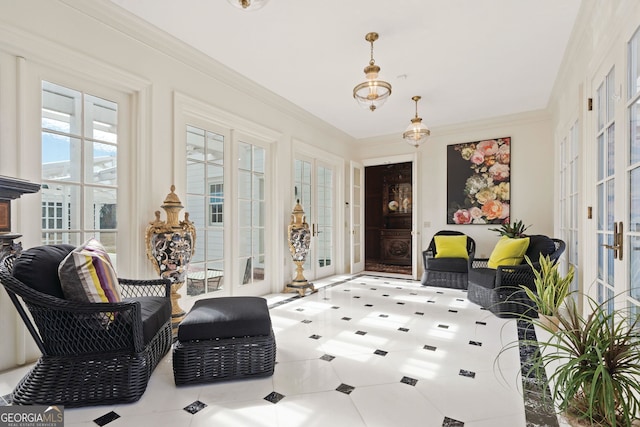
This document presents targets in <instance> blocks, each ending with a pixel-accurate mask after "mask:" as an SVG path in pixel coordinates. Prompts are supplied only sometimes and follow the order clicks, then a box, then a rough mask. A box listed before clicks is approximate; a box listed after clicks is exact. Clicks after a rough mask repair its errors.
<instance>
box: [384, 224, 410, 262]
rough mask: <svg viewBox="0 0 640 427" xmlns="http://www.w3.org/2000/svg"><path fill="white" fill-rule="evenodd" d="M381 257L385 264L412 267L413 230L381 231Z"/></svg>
mask: <svg viewBox="0 0 640 427" xmlns="http://www.w3.org/2000/svg"><path fill="white" fill-rule="evenodd" d="M380 255H381V258H382V260H381V261H382V262H383V263H385V264H395V265H411V230H398V229H382V230H380Z"/></svg>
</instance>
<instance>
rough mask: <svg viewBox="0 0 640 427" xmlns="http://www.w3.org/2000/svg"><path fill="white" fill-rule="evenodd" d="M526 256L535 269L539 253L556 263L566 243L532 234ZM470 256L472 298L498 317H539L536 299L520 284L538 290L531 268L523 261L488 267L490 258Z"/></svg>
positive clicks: (538, 266)
mask: <svg viewBox="0 0 640 427" xmlns="http://www.w3.org/2000/svg"><path fill="white" fill-rule="evenodd" d="M528 237H529V238H530V243H529V248H528V249H527V252H526V254H525V255H526V256H527V257H529V259H530V260H531V262H532V264H533V268H535V269H537V270H539V269H540V262H539V259H540V255H548V256H549V258H550V259H551V260H552V261H553V262H557V261H558V259H559V258H560V255H562V253H563V252H564V250H565V247H566V244H565V242H564V241H562V240H559V239H553V238H550V237H547V236H543V235H531V236H528ZM474 255H475V254H474V253H472V254H471V255H470V256H469V287H468V294H467V298H468V299H469V301H471V302H473V303H476V304H478V305H480V306H481V307H483V308H486V309H487V310H489V311H491V312H492V313H493V314H495V315H496V316H498V317H502V318H515V317H520V316H523V315H524V316H528V317H538V314H537V310H536V308H535V304H534V303H533V301H531V300H530V299H529V297H527V294H526V293H525V292H524V290H523V289H522V288H521V287H520V286H521V285H524V286H527V287H529V288H531V289H535V285H534V283H533V281H534V278H535V276H534V274H533V270H532V269H531V267H530V266H529V265H528V264H527V263H526V261H522V264H520V265H515V266H505V265H503V266H498V267H497V268H495V269H493V268H489V267H488V261H489V260H488V259H487V258H475V257H474Z"/></svg>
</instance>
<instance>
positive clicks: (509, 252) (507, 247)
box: [487, 236, 529, 268]
mask: <svg viewBox="0 0 640 427" xmlns="http://www.w3.org/2000/svg"><path fill="white" fill-rule="evenodd" d="M528 248H529V238H528V237H523V238H520V239H513V238H509V237H507V236H502V237H501V238H500V240H498V243H496V247H495V248H493V252H491V256H490V257H489V262H488V263H487V265H488V266H489V267H490V268H497V267H498V266H499V265H519V264H521V263H522V260H523V259H524V254H525V253H527V249H528Z"/></svg>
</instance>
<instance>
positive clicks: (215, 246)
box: [207, 229, 224, 261]
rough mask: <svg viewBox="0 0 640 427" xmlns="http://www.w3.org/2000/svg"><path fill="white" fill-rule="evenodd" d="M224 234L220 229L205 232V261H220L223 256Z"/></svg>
mask: <svg viewBox="0 0 640 427" xmlns="http://www.w3.org/2000/svg"><path fill="white" fill-rule="evenodd" d="M223 248H224V233H223V230H222V229H218V230H209V231H207V261H216V260H221V259H222V258H223V254H224V250H223Z"/></svg>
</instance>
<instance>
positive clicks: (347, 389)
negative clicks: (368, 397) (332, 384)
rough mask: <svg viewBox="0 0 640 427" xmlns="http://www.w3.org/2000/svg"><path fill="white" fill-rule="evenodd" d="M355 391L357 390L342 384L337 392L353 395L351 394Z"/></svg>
mask: <svg viewBox="0 0 640 427" xmlns="http://www.w3.org/2000/svg"><path fill="white" fill-rule="evenodd" d="M355 389H356V388H355V387H353V386H350V385H349V384H345V383H342V384H340V385H339V386H338V388H336V390H337V391H339V392H340V393H344V394H351V392H352V391H353V390H355Z"/></svg>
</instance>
